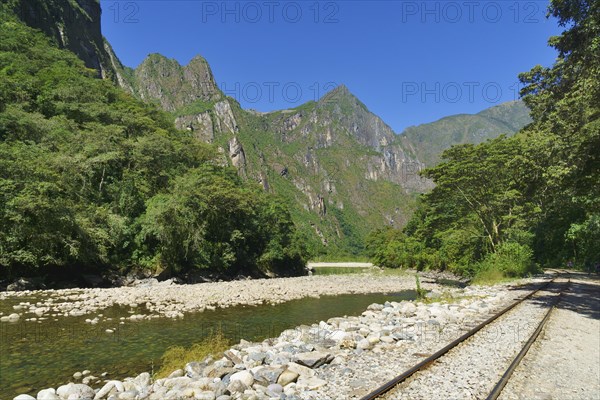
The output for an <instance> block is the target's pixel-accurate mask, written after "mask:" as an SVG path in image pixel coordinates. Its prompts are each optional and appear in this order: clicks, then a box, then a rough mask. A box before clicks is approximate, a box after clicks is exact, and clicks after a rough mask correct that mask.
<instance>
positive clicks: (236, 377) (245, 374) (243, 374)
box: [229, 370, 254, 386]
mask: <svg viewBox="0 0 600 400" xmlns="http://www.w3.org/2000/svg"><path fill="white" fill-rule="evenodd" d="M229 381H230V382H234V381H240V382H242V383H243V384H244V385H246V386H252V384H253V383H254V377H253V376H252V373H251V372H250V371H246V370H244V371H240V372H236V373H235V374H233V375H231V377H230V378H229Z"/></svg>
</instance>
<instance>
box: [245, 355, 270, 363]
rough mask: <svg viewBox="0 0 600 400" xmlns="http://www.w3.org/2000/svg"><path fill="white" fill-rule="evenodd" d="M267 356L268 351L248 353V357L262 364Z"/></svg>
mask: <svg viewBox="0 0 600 400" xmlns="http://www.w3.org/2000/svg"><path fill="white" fill-rule="evenodd" d="M266 356H267V353H263V352H255V353H250V354H248V359H249V360H252V361H257V362H258V363H260V364H262V363H263V361H265V357H266Z"/></svg>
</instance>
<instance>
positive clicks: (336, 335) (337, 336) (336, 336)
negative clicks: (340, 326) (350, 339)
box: [328, 330, 348, 343]
mask: <svg viewBox="0 0 600 400" xmlns="http://www.w3.org/2000/svg"><path fill="white" fill-rule="evenodd" d="M347 335H348V334H347V333H346V332H345V331H343V330H336V331H333V332H331V334H330V335H329V336H328V339H331V340H335V341H336V342H337V343H339V342H341V341H342V340H344V339H345V338H346V336H347Z"/></svg>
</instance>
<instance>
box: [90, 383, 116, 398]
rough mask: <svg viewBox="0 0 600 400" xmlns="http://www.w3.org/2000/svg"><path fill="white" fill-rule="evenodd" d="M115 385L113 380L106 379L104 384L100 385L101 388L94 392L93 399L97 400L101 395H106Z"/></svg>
mask: <svg viewBox="0 0 600 400" xmlns="http://www.w3.org/2000/svg"><path fill="white" fill-rule="evenodd" d="M114 387H115V383H114V381H108V382H106V383H105V384H104V386H102V388H100V390H98V392H97V393H96V396H94V400H98V399H101V398H103V397H106V395H108V394H109V393H110V392H111V391H112V390H113V389H114Z"/></svg>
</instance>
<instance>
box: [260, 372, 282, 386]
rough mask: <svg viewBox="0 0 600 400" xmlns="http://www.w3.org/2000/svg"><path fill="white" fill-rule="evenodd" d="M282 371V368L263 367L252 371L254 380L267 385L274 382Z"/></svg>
mask: <svg viewBox="0 0 600 400" xmlns="http://www.w3.org/2000/svg"><path fill="white" fill-rule="evenodd" d="M282 372H283V368H276V367H264V368H261V369H259V370H258V371H256V372H255V373H254V380H255V381H256V382H257V383H259V384H261V385H263V386H268V385H269V384H272V383H276V382H277V379H278V378H279V376H280V375H281V373H282Z"/></svg>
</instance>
